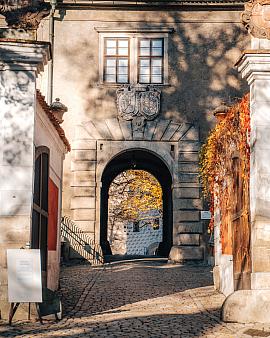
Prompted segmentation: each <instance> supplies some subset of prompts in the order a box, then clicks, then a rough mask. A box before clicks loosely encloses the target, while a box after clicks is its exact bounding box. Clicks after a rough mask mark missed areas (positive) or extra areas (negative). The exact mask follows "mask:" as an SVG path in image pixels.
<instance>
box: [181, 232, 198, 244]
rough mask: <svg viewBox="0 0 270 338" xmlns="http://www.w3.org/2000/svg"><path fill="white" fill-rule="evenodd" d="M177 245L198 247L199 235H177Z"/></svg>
mask: <svg viewBox="0 0 270 338" xmlns="http://www.w3.org/2000/svg"><path fill="white" fill-rule="evenodd" d="M177 244H178V245H194V246H199V245H200V235H199V234H178V236H177Z"/></svg>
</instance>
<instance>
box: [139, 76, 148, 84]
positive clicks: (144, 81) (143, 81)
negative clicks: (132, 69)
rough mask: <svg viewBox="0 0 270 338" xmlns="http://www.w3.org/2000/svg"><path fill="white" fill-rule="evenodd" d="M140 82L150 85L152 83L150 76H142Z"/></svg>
mask: <svg viewBox="0 0 270 338" xmlns="http://www.w3.org/2000/svg"><path fill="white" fill-rule="evenodd" d="M139 81H140V83H149V82H150V76H149V75H140V79H139Z"/></svg>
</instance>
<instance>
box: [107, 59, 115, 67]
mask: <svg viewBox="0 0 270 338" xmlns="http://www.w3.org/2000/svg"><path fill="white" fill-rule="evenodd" d="M106 66H107V67H116V59H107V60H106Z"/></svg>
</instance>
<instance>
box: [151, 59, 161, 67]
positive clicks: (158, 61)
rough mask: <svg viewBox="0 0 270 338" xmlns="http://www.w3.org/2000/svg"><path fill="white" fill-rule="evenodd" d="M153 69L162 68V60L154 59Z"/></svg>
mask: <svg viewBox="0 0 270 338" xmlns="http://www.w3.org/2000/svg"><path fill="white" fill-rule="evenodd" d="M152 67H162V59H152Z"/></svg>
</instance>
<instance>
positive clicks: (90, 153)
mask: <svg viewBox="0 0 270 338" xmlns="http://www.w3.org/2000/svg"><path fill="white" fill-rule="evenodd" d="M73 154H74V159H75V160H76V161H95V160H96V158H97V156H96V150H73Z"/></svg>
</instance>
